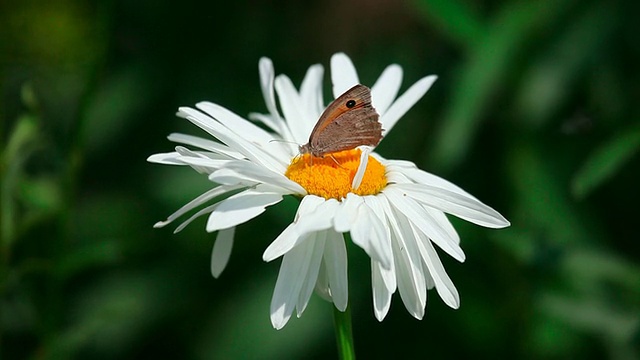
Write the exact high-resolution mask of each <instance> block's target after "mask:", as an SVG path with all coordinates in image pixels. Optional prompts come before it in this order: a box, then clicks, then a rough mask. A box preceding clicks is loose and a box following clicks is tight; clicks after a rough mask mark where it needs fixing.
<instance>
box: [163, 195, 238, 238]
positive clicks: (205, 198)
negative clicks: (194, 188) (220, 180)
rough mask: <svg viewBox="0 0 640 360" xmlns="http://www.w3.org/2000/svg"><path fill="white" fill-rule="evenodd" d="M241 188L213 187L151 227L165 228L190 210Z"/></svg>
mask: <svg viewBox="0 0 640 360" xmlns="http://www.w3.org/2000/svg"><path fill="white" fill-rule="evenodd" d="M241 187H242V186H226V185H220V186H218V187H215V188H213V189H211V190H209V191H207V192H205V193H204V194H202V195H200V196H198V197H196V198H195V199H193V200H191V201H189V202H188V203H186V204H185V205H183V206H182V207H181V208H180V209H178V210H177V211H176V212H174V213H173V214H171V215H169V217H168V218H167V220H165V221H160V222H157V223H156V224H155V225H153V227H154V228H160V227H163V226H166V225H168V224H170V223H171V222H172V221H173V220H175V219H177V218H178V217H180V216H182V215H183V214H186V213H187V212H189V211H191V210H192V209H194V208H196V207H198V206H200V205H202V204H204V203H206V202H207V201H209V200H211V199H213V198H216V197H218V196H220V195H222V194H226V193H227V192H230V191H234V190H237V189H240V188H241Z"/></svg>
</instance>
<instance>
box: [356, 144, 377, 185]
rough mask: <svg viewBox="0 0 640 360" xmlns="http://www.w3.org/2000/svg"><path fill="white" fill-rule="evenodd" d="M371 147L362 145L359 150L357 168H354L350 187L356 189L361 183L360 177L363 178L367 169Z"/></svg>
mask: <svg viewBox="0 0 640 360" xmlns="http://www.w3.org/2000/svg"><path fill="white" fill-rule="evenodd" d="M371 151H372V149H371V148H370V147H369V146H363V147H361V150H360V163H359V164H358V169H357V170H356V173H355V175H354V176H353V180H352V181H351V189H352V190H354V191H355V190H358V188H359V187H360V184H362V179H363V178H364V172H365V170H367V164H368V163H369V154H370V153H371Z"/></svg>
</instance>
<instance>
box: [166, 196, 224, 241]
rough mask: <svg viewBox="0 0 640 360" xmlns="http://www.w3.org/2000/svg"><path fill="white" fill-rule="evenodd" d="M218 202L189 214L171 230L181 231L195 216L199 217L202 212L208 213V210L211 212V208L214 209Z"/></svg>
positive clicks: (174, 231)
mask: <svg viewBox="0 0 640 360" xmlns="http://www.w3.org/2000/svg"><path fill="white" fill-rule="evenodd" d="M218 204H219V203H215V204H213V205H209V206H207V207H206V208H203V209H200V210H199V211H198V212H197V213H195V214H193V215H191V216H190V217H189V218H188V219H187V220H185V221H183V222H182V223H181V224H180V225H178V227H177V228H176V229H175V230H173V233H174V234H176V233H179V232H180V231H182V229H184V228H185V227H187V225H189V224H191V222H192V221H193V220H195V219H197V218H199V217H200V216H202V215H204V214H208V213H210V212H212V211H213V210H215V208H216V207H218Z"/></svg>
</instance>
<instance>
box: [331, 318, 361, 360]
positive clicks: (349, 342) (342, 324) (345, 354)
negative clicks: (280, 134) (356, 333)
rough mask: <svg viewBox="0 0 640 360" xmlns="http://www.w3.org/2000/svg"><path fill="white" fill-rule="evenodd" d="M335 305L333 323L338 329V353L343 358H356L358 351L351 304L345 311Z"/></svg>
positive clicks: (351, 359)
mask: <svg viewBox="0 0 640 360" xmlns="http://www.w3.org/2000/svg"><path fill="white" fill-rule="evenodd" d="M332 307H333V325H334V327H335V330H336V341H337V342H338V354H340V359H342V360H354V359H355V358H356V351H355V348H354V346H353V332H352V331H351V306H349V305H347V308H346V309H345V311H344V312H342V311H340V310H338V309H337V308H336V307H335V306H332Z"/></svg>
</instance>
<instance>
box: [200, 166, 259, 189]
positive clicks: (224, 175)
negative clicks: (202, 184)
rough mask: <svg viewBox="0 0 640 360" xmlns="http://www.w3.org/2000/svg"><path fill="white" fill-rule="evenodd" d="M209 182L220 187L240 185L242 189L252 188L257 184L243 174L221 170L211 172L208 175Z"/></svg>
mask: <svg viewBox="0 0 640 360" xmlns="http://www.w3.org/2000/svg"><path fill="white" fill-rule="evenodd" d="M209 180H210V181H212V182H214V183H217V184H222V185H228V186H232V185H241V186H244V187H252V186H255V185H256V184H258V182H257V181H256V180H255V179H252V178H249V177H248V176H246V175H244V174H238V173H237V172H236V171H234V170H231V169H226V168H222V169H219V170H216V171H214V172H212V173H211V174H210V175H209Z"/></svg>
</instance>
